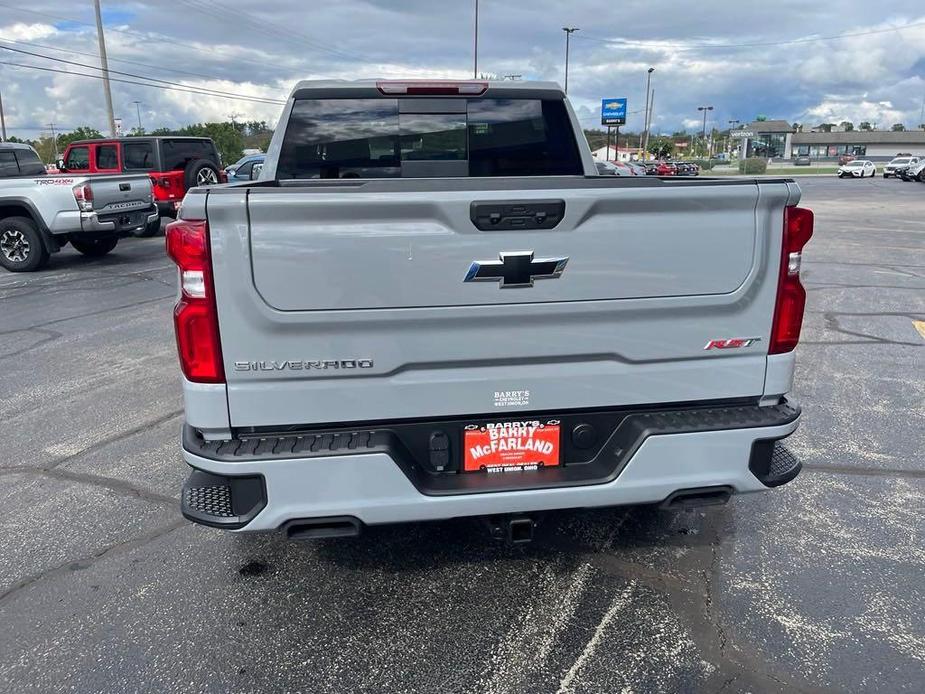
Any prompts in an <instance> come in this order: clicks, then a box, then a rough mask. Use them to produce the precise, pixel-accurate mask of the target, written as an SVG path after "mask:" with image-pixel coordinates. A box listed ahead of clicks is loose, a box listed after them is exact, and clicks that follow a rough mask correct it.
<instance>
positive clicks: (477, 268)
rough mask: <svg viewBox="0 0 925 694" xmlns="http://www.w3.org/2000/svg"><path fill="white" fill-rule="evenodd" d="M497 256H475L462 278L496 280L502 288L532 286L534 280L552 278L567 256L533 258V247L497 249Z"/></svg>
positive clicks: (476, 280)
mask: <svg viewBox="0 0 925 694" xmlns="http://www.w3.org/2000/svg"><path fill="white" fill-rule="evenodd" d="M498 257H499V258H500V260H474V261H473V262H472V265H470V266H469V272H467V273H466V278H465V279H464V280H463V282H497V281H499V280H500V281H501V288H502V289H507V288H509V287H532V286H533V280H545V279H555V278H556V277H558V276H559V275H561V274H562V272H563V270H565V264H566V263H567V262H568V258H534V257H533V251H517V252H516V253H499V254H498Z"/></svg>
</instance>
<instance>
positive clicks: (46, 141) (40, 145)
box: [32, 135, 61, 164]
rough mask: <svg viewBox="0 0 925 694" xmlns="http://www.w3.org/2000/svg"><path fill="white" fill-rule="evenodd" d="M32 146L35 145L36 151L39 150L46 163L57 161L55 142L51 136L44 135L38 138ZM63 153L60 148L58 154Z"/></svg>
mask: <svg viewBox="0 0 925 694" xmlns="http://www.w3.org/2000/svg"><path fill="white" fill-rule="evenodd" d="M32 146H33V147H35V151H36V152H38V154H39V158H40V159H41V160H42V161H43V162H45V163H46V164H52V163H54V161H55V143H54V140H52V139H51V137H49V136H47V135H43V136H42V137H40V138H39V139H38V140H36V141H35V142H33V143H32ZM60 153H61V150H60V149H59V150H58V154H60Z"/></svg>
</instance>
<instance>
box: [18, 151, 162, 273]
mask: <svg viewBox="0 0 925 694" xmlns="http://www.w3.org/2000/svg"><path fill="white" fill-rule="evenodd" d="M157 220H158V214H157V208H156V207H155V204H154V199H153V194H152V192H151V180H150V179H149V178H148V177H147V176H146V175H116V176H93V177H89V176H75V175H61V176H48V175H46V173H45V167H44V165H43V164H42V162H41V160H40V159H39V156H38V154H36V152H35V150H34V149H32V148H31V147H30V146H28V145H24V144H16V143H12V142H0V266H2V267H4V268H6V269H7V270H9V271H11V272H31V271H34V270H38V269H40V268H42V267H43V266H44V265H45V264H46V263H47V262H48V258H49V256H50V255H51V254H52V253H57V252H58V251H59V250H61V247H62V246H64V245H66V244H67V243H68V242H70V244H71V245H72V246H74V248H75V249H76V250H77V251H79V252H80V253H83V254H84V255H89V256H102V255H106V254H107V253H109V252H110V251H111V250H112V249H113V248H115V247H116V244H117V243H118V242H119V238H120V237H123V236H128V235H131V234H132V233H135V232H137V231H139V230H142V229H144V228H145V226H146V225H149V224H152V223H156V222H157Z"/></svg>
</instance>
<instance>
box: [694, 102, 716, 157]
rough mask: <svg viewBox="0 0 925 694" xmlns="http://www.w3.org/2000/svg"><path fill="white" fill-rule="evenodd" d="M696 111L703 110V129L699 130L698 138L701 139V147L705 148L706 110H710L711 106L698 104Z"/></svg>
mask: <svg viewBox="0 0 925 694" xmlns="http://www.w3.org/2000/svg"><path fill="white" fill-rule="evenodd" d="M697 110H698V111H703V130H701V131H700V139H701V140H703V148H704V150H706V148H707V111H712V110H713V107H712V106H698V107H697Z"/></svg>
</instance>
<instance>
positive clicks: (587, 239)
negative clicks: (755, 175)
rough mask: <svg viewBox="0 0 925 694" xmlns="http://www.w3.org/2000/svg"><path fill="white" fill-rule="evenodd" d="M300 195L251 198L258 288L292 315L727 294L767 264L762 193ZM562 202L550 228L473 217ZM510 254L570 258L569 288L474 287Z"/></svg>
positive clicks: (732, 189)
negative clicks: (471, 276) (759, 220)
mask: <svg viewBox="0 0 925 694" xmlns="http://www.w3.org/2000/svg"><path fill="white" fill-rule="evenodd" d="M298 190H299V189H288V190H287V189H279V190H278V191H277V192H273V193H262V194H259V195H251V196H250V199H249V204H248V211H249V214H250V225H251V226H250V246H251V254H252V255H251V262H252V270H253V282H254V287H255V289H256V290H257V292H258V293H259V294H260V295H261V296H262V297H263V299H264V300H265V301H266V303H267V304H268V305H269V306H271V307H273V308H276V309H280V310H282V311H315V310H331V309H336V310H343V309H395V308H415V307H428V306H474V305H493V304H515V303H546V302H576V301H589V300H602V299H638V298H657V297H683V296H696V295H700V296H706V295H714V294H728V293H730V292H733V291H735V290H736V288H738V287H739V286H741V285H742V283H743V282H744V281H745V279H746V277H748V274H749V272H750V271H751V270H752V268H753V267H754V264H755V244H756V240H757V239H756V229H755V206H756V201H757V198H758V188H757V187H756V186H754V185H752V186H725V187H709V188H704V187H700V188H681V187H674V188H640V189H635V190H616V189H612V190H608V191H607V193H606V195H603V196H602V195H601V194H600V193H599V192H598V191H596V190H595V189H593V188H586V189H580V188H579V189H574V190H556V189H555V188H551V189H540V190H534V191H521V192H518V193H516V194H515V195H514V196H512V194H511V192H510V191H505V190H496V191H489V190H486V191H480V192H478V193H472V192H469V191H445V192H440V193H439V194H437V195H435V194H434V193H433V192H431V191H429V190H427V187H422V189H421V190H418V191H411V192H394V193H390V194H388V195H383V194H382V193H377V192H374V191H370V192H363V191H362V188H360V189H359V190H351V189H341V190H337V189H334V190H330V189H329V190H327V191H325V190H324V189H323V188H319V189H316V190H315V191H313V192H312V193H311V194H306V193H305V192H302V193H299V192H298ZM534 203H535V204H534ZM556 204H558V205H564V210H565V212H564V216H563V218H562V219H561V221H559V223H558V224H557V225H556V226H555V227H554V228H551V229H540V230H528V229H525V228H523V227H515V228H510V227H507V228H489V229H487V230H480V229H478V228H476V226H475V224H473V222H472V220H471V219H470V216H471V215H472V214H473V211H474V210H475V211H476V214H477V211H478V210H480V209H484V210H486V211H487V214H490V213H491V211H492V210H495V209H498V208H501V209H504V208H509V209H514V210H520V209H523V210H524V212H525V213H527V214H529V212H531V211H533V210H544V209H548V206H549V205H556ZM544 205H545V206H544ZM501 221H502V222H503V221H504V220H501ZM499 223H501V222H499ZM489 224H490V222H489ZM505 226H507V225H505ZM501 252H508V253H517V252H520V253H523V252H533V254H534V265H536V264H537V263H536V261H537V260H538V259H543V258H556V259H567V263H566V266H565V268H564V269H563V274H562V277H561V279H559V280H558V281H535V283H534V286H532V287H523V286H521V287H515V288H511V287H509V286H505V287H504V288H505V289H508V290H509V291H498V289H499V284H500V280H499V281H494V282H492V281H485V282H474V283H464V282H463V279H464V278H465V276H466V273H467V271H468V270H469V268H470V266H471V264H472V263H473V261H476V262H479V261H481V262H483V263H492V262H495V261H499V253H501ZM509 262H510V261H509ZM538 269H542V268H538ZM512 270H516V268H512Z"/></svg>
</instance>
